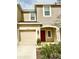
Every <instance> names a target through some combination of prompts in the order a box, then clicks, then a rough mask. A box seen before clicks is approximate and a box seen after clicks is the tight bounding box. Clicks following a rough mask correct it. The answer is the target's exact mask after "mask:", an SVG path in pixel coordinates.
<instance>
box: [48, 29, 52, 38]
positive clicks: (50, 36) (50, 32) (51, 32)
mask: <svg viewBox="0 0 79 59" xmlns="http://www.w3.org/2000/svg"><path fill="white" fill-rule="evenodd" d="M48 31H50V34H51V36H50V37H49V36H48ZM47 37H48V38H52V30H47Z"/></svg>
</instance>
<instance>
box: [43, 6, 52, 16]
mask: <svg viewBox="0 0 79 59" xmlns="http://www.w3.org/2000/svg"><path fill="white" fill-rule="evenodd" d="M45 6H49V8H50V15H45ZM43 16H44V17H50V16H51V6H50V5H44V6H43Z"/></svg>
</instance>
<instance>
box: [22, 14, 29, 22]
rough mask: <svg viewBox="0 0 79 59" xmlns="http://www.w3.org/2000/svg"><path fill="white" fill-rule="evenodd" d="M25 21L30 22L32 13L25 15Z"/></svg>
mask: <svg viewBox="0 0 79 59" xmlns="http://www.w3.org/2000/svg"><path fill="white" fill-rule="evenodd" d="M23 17H24V21H30V13H28V12H26V13H23Z"/></svg>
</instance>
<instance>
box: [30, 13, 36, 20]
mask: <svg viewBox="0 0 79 59" xmlns="http://www.w3.org/2000/svg"><path fill="white" fill-rule="evenodd" d="M31 20H32V21H35V20H36V19H35V13H31Z"/></svg>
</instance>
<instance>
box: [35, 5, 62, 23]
mask: <svg viewBox="0 0 79 59" xmlns="http://www.w3.org/2000/svg"><path fill="white" fill-rule="evenodd" d="M36 11H37V20H38V21H40V22H43V23H45V22H47V21H48V22H47V23H51V22H52V23H53V22H55V20H60V19H58V18H57V17H58V16H59V15H60V13H61V7H53V6H51V16H50V17H45V16H43V6H37V7H36Z"/></svg>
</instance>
